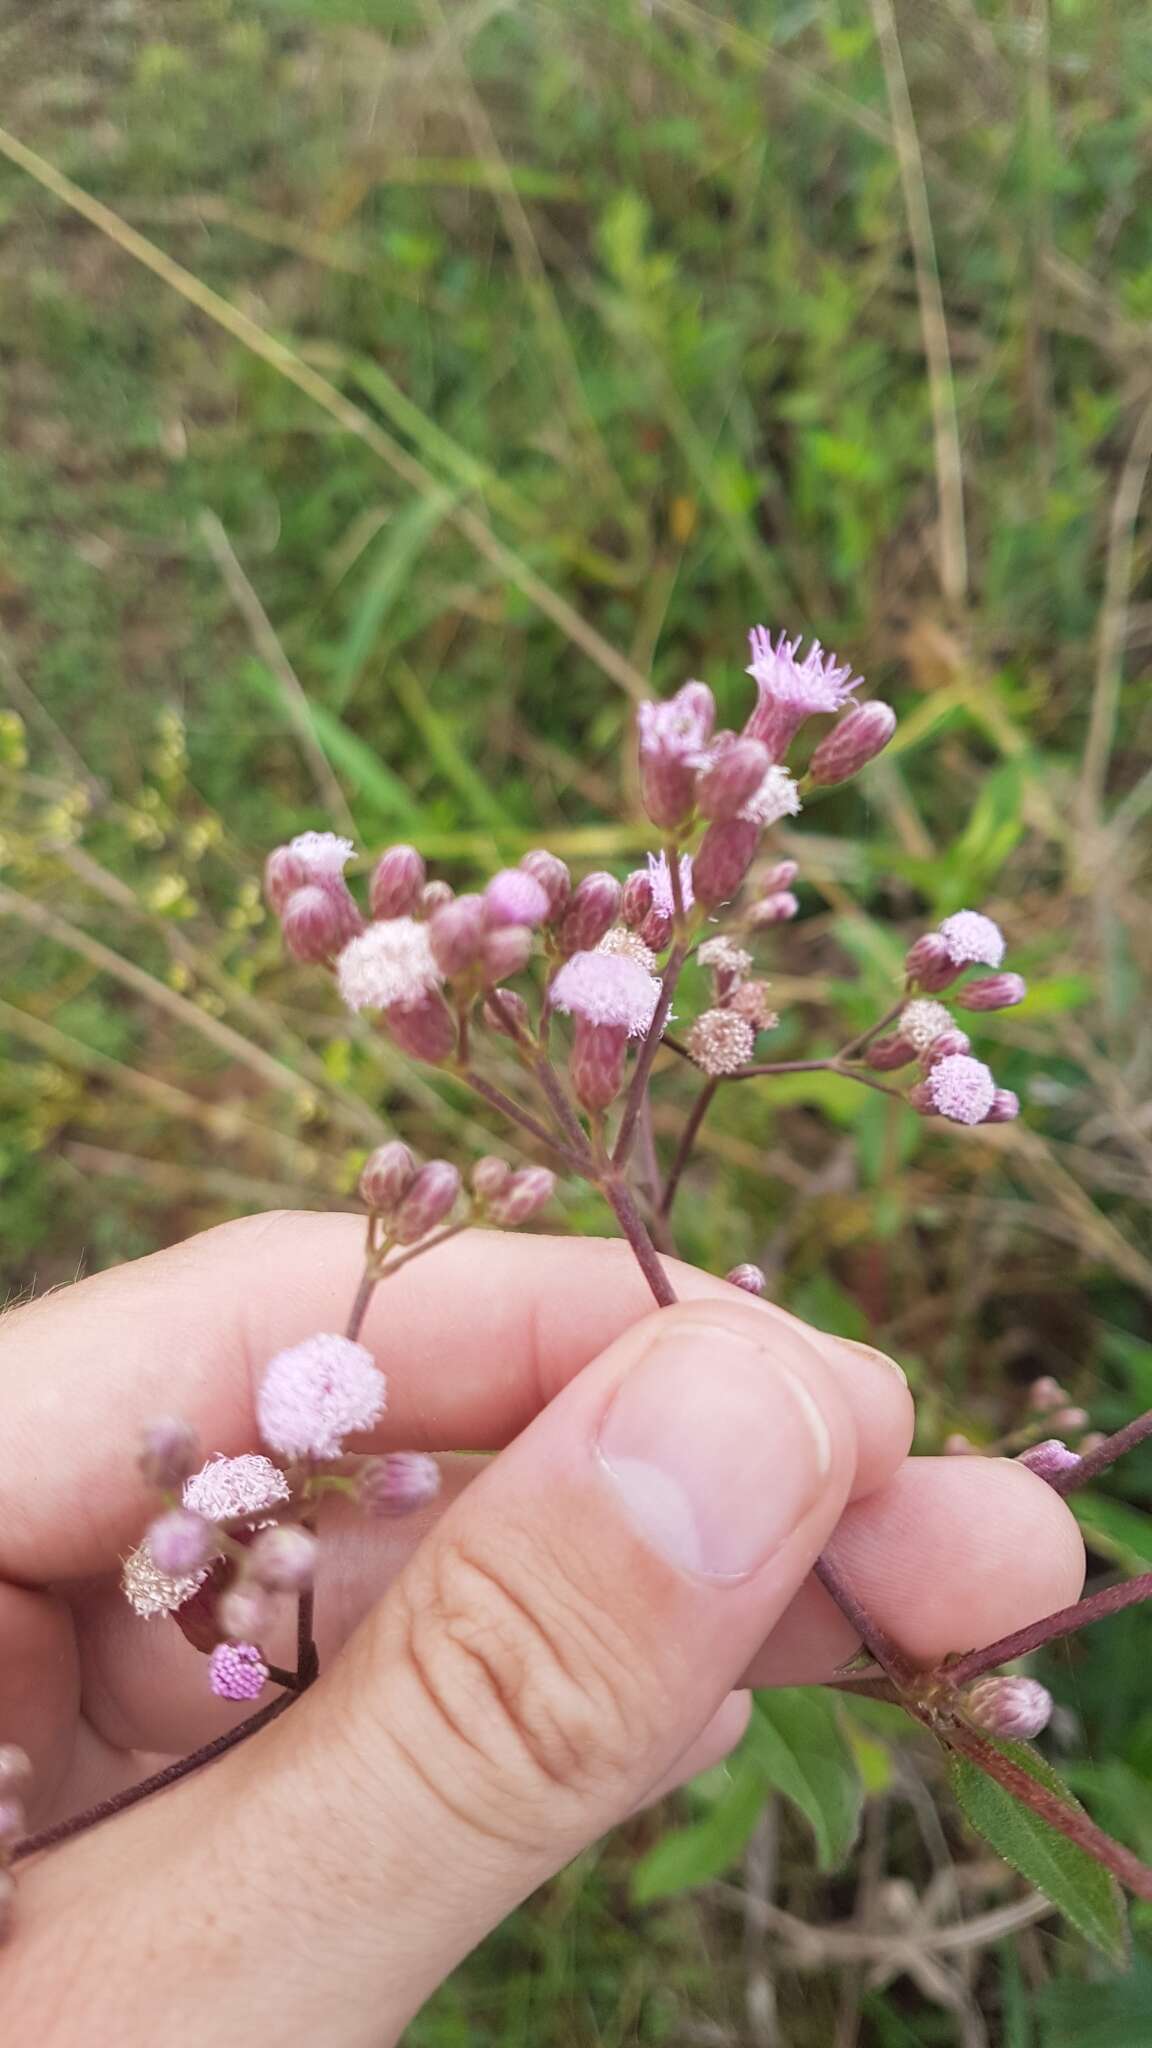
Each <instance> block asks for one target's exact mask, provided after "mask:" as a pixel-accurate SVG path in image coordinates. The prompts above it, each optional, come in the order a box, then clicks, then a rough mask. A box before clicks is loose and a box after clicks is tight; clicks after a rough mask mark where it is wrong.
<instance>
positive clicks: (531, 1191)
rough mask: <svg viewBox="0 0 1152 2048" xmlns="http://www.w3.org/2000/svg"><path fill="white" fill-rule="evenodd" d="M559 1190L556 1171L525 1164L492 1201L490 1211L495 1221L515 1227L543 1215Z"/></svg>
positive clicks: (512, 1228)
mask: <svg viewBox="0 0 1152 2048" xmlns="http://www.w3.org/2000/svg"><path fill="white" fill-rule="evenodd" d="M555 1192H556V1175H555V1174H554V1173H550V1172H549V1170H548V1168H547V1167H546V1166H524V1167H522V1168H521V1169H520V1171H519V1173H514V1174H513V1175H512V1178H511V1180H510V1181H509V1182H508V1183H507V1185H506V1186H505V1187H504V1188H502V1189H501V1191H500V1193H499V1194H496V1195H492V1196H490V1197H489V1201H488V1214H489V1216H490V1217H491V1218H492V1221H493V1223H499V1224H501V1225H502V1226H503V1227H504V1228H505V1229H507V1230H515V1229H516V1227H517V1226H518V1225H519V1224H521V1223H527V1222H528V1221H529V1220H530V1218H531V1217H533V1216H537V1215H539V1213H540V1211H541V1209H543V1208H545V1207H546V1206H547V1204H548V1203H549V1202H550V1201H551V1200H552V1197H553V1195H554V1194H555Z"/></svg>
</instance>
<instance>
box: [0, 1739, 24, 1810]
mask: <svg viewBox="0 0 1152 2048" xmlns="http://www.w3.org/2000/svg"><path fill="white" fill-rule="evenodd" d="M31 1783H32V1759H31V1757H30V1756H29V1755H28V1752H27V1750H25V1749H21V1748H20V1747H19V1745H18V1744H17V1743H15V1742H0V1795H2V1796H3V1797H4V1798H5V1799H7V1798H8V1797H9V1796H10V1795H11V1794H12V1793H15V1792H22V1791H23V1790H24V1788H25V1786H26V1785H30V1784H31Z"/></svg>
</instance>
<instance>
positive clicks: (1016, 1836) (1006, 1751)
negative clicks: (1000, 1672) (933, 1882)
mask: <svg viewBox="0 0 1152 2048" xmlns="http://www.w3.org/2000/svg"><path fill="white" fill-rule="evenodd" d="M995 1747H996V1749H998V1750H999V1751H1000V1753H1001V1754H1002V1755H1003V1756H1006V1757H1008V1758H1010V1759H1011V1761H1012V1762H1013V1763H1014V1764H1016V1765H1017V1766H1018V1767H1019V1768H1020V1769H1021V1770H1023V1771H1027V1773H1028V1775H1029V1777H1030V1778H1035V1780H1036V1782H1037V1784H1039V1785H1043V1786H1045V1787H1046V1789H1047V1790H1048V1791H1049V1792H1054V1793H1055V1794H1056V1796H1057V1798H1059V1799H1061V1800H1062V1801H1063V1802H1064V1804H1065V1805H1066V1806H1068V1807H1069V1809H1070V1810H1071V1811H1072V1812H1073V1813H1083V1811H1084V1809H1083V1807H1082V1806H1081V1805H1080V1804H1079V1801H1078V1800H1076V1799H1074V1798H1073V1797H1072V1794H1071V1793H1070V1792H1069V1790H1068V1787H1067V1786H1066V1785H1065V1783H1064V1781H1063V1779H1062V1778H1060V1777H1058V1776H1057V1774H1056V1772H1055V1771H1054V1770H1053V1769H1052V1767H1051V1765H1050V1764H1048V1763H1046V1762H1045V1760H1044V1758H1043V1757H1042V1756H1040V1755H1039V1753H1038V1752H1037V1751H1036V1750H1034V1749H1031V1748H1030V1747H1029V1746H1028V1744H1027V1743H1023V1742H998V1743H996V1744H995ZM951 1775H952V1789H953V1791H954V1792H955V1794H956V1798H957V1800H958V1802H959V1804H960V1808H961V1810H962V1812H963V1813H964V1815H965V1817H966V1819H967V1820H969V1821H970V1822H971V1824H972V1826H973V1827H974V1828H975V1829H976V1830H977V1832H978V1833H979V1834H981V1835H983V1836H984V1839H985V1841H988V1842H991V1844H992V1847H993V1848H994V1849H995V1850H996V1851H997V1854H998V1855H1000V1856H1003V1858H1004V1861H1005V1862H1006V1863H1010V1864H1011V1865H1012V1867H1013V1869H1014V1870H1018V1871H1019V1872H1020V1874H1021V1876H1022V1877H1026V1878H1027V1879H1028V1880H1029V1882H1030V1883H1031V1884H1034V1885H1038V1886H1039V1888H1040V1890H1041V1891H1042V1892H1045V1893H1046V1894H1047V1896H1048V1897H1049V1898H1050V1899H1051V1901H1052V1903H1053V1905H1054V1906H1058V1907H1059V1909H1060V1911H1061V1912H1062V1913H1063V1914H1065V1915H1066V1917H1067V1918H1068V1919H1069V1920H1070V1921H1071V1922H1072V1925H1073V1926H1074V1927H1076V1928H1078V1929H1079V1931H1080V1933H1081V1934H1082V1935H1084V1937H1085V1939H1086V1940H1088V1941H1090V1942H1092V1944H1093V1945H1094V1946H1095V1947H1096V1948H1100V1949H1103V1951H1104V1953H1105V1955H1107V1956H1110V1957H1112V1959H1113V1960H1114V1961H1116V1962H1122V1961H1123V1960H1124V1958H1125V1957H1126V1955H1127V1952H1128V1926H1127V1918H1126V1915H1125V1911H1124V1902H1123V1899H1122V1897H1121V1894H1120V1887H1119V1885H1118V1884H1117V1883H1116V1880H1115V1878H1114V1877H1113V1876H1112V1875H1111V1873H1110V1872H1109V1871H1107V1870H1105V1869H1104V1868H1103V1867H1102V1865H1100V1864H1099V1863H1097V1862H1095V1861H1094V1859H1093V1858H1092V1857H1091V1856H1089V1855H1088V1854H1087V1853H1086V1852H1085V1850H1083V1849H1081V1848H1080V1847H1079V1846H1078V1845H1077V1844H1076V1843H1075V1842H1070V1841H1069V1840H1068V1837H1067V1836H1066V1835H1062V1834H1060V1833H1059V1832H1058V1830H1057V1829H1056V1828H1053V1827H1051V1826H1049V1824H1048V1822H1047V1821H1046V1820H1041V1818H1040V1816H1039V1814H1035V1813H1033V1812H1032V1811H1031V1809H1030V1808H1029V1807H1027V1806H1022V1805H1021V1804H1020V1802H1019V1800H1018V1799H1013V1797H1012V1794H1011V1793H1010V1792H1007V1791H1005V1789H1004V1787H1003V1786H1002V1785H1000V1784H998V1783H997V1782H996V1780H995V1779H994V1778H990V1777H988V1775H987V1773H986V1772H984V1771H982V1770H980V1769H979V1767H978V1766H977V1765H976V1764H974V1763H970V1762H969V1760H968V1758H967V1757H963V1756H953V1758H952V1760H951Z"/></svg>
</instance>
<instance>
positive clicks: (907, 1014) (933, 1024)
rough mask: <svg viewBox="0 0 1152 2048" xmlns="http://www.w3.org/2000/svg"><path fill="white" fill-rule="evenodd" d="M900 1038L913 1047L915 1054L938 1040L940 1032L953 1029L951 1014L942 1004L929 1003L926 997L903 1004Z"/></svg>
mask: <svg viewBox="0 0 1152 2048" xmlns="http://www.w3.org/2000/svg"><path fill="white" fill-rule="evenodd" d="M899 1029H900V1036H901V1038H906V1039H907V1040H908V1043H909V1045H914V1046H915V1048H916V1050H917V1052H923V1051H924V1050H925V1048H926V1047H927V1046H929V1045H931V1044H932V1043H933V1041H934V1040H935V1039H937V1038H939V1036H940V1034H941V1032H942V1031H951V1030H953V1029H954V1025H953V1020H952V1013H951V1011H950V1010H946V1009H945V1008H944V1005H943V1003H933V1002H929V1000H928V998H927V997H926V996H924V997H917V999H916V1001H915V1002H911V1003H905V1005H904V1008H903V1009H902V1010H901V1012H900V1026H899Z"/></svg>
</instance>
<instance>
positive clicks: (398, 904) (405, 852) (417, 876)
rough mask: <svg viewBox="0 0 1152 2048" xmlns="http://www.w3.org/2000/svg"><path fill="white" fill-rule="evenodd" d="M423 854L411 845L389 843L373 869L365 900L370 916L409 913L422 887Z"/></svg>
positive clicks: (415, 903) (399, 915)
mask: <svg viewBox="0 0 1152 2048" xmlns="http://www.w3.org/2000/svg"><path fill="white" fill-rule="evenodd" d="M425 873H426V870H425V866H424V860H423V856H422V855H421V854H419V853H417V851H416V848H415V847H414V846H390V847H388V849H387V851H386V852H384V853H382V854H381V856H380V858H379V860H378V861H377V863H376V867H375V869H374V871H373V875H372V880H371V883H370V884H369V889H368V900H369V902H370V903H371V906H372V915H373V917H378V918H389V917H409V916H411V913H412V912H413V911H414V910H415V909H416V906H417V904H418V903H419V901H420V892H421V890H422V889H423V887H424V878H425Z"/></svg>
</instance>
